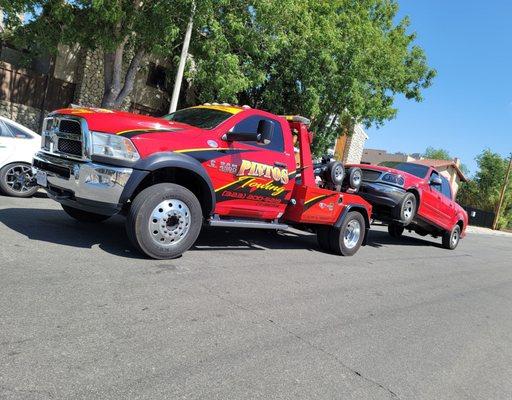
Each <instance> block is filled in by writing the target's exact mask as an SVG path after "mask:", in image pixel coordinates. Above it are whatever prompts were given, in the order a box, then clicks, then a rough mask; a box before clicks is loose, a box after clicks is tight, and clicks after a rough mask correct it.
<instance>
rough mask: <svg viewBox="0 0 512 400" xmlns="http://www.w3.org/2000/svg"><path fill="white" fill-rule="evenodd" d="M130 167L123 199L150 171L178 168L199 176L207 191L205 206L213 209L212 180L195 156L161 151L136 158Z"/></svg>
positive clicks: (128, 196) (130, 195) (127, 196)
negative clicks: (131, 169)
mask: <svg viewBox="0 0 512 400" xmlns="http://www.w3.org/2000/svg"><path fill="white" fill-rule="evenodd" d="M132 168H133V173H132V176H131V177H130V179H129V180H128V182H127V185H126V187H125V190H124V191H123V196H122V200H124V201H126V200H128V199H130V198H131V197H132V195H133V193H134V192H135V190H136V189H137V187H138V186H139V185H140V183H141V182H142V181H143V180H144V178H145V177H146V176H148V175H149V174H150V173H151V172H153V171H157V170H159V169H163V168H180V169H183V170H187V171H190V172H192V173H194V174H195V175H197V176H198V177H199V178H200V181H201V184H202V187H203V189H204V191H205V192H206V193H209V196H207V197H208V198H207V199H205V200H206V201H207V203H208V204H206V207H207V209H208V210H209V211H210V212H211V211H213V210H214V209H215V201H216V200H215V190H214V189H213V184H212V181H211V179H210V177H209V176H208V174H207V172H206V170H205V169H204V167H203V166H202V165H201V163H200V162H199V161H198V160H196V159H195V158H192V157H190V156H188V155H186V154H181V153H175V152H161V153H155V154H152V155H151V156H149V157H147V158H144V159H141V160H138V161H137V162H135V163H134V164H132Z"/></svg>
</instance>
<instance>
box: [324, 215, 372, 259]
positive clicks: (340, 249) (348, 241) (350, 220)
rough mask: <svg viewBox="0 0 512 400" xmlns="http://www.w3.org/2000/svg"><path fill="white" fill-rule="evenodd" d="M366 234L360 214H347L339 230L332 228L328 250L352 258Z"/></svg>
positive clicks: (364, 224)
mask: <svg viewBox="0 0 512 400" xmlns="http://www.w3.org/2000/svg"><path fill="white" fill-rule="evenodd" d="M365 232H366V223H365V220H364V217H363V215H362V214H361V213H359V212H357V211H351V212H349V213H348V214H347V215H346V217H345V220H344V221H343V223H342V224H341V227H340V228H335V227H333V228H332V231H331V233H330V235H329V236H330V242H329V243H330V249H331V251H332V252H333V253H334V254H338V255H342V256H352V255H354V254H355V253H356V252H357V250H359V248H360V247H361V244H362V243H363V239H364V235H365Z"/></svg>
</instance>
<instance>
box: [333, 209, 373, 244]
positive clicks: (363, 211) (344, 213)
mask: <svg viewBox="0 0 512 400" xmlns="http://www.w3.org/2000/svg"><path fill="white" fill-rule="evenodd" d="M350 211H359V212H360V213H361V214H363V217H364V221H365V225H366V226H365V232H364V238H363V242H362V245H363V246H366V243H367V241H368V233H369V231H370V217H369V215H368V211H367V210H366V208H365V207H364V206H363V205H360V204H348V205H347V206H346V207H345V208H344V209H343V211H342V212H341V213H340V215H339V216H338V219H337V220H336V222H335V224H334V226H335V227H336V228H338V229H339V228H341V225H342V224H343V221H344V220H345V217H346V216H347V214H348V213H349V212H350Z"/></svg>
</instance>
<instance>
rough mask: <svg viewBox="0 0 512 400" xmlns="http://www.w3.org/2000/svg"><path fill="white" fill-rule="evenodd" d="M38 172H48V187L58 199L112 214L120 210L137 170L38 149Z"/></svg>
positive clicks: (65, 202) (52, 195) (74, 205)
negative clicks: (131, 179)
mask: <svg viewBox="0 0 512 400" xmlns="http://www.w3.org/2000/svg"><path fill="white" fill-rule="evenodd" d="M32 165H33V168H34V173H36V172H37V171H38V170H40V171H43V172H45V173H46V174H47V181H48V186H47V187H46V188H45V189H46V191H47V192H48V194H49V196H50V197H51V198H53V199H54V200H56V201H58V202H60V203H63V204H67V205H70V206H72V207H76V208H81V209H85V210H87V211H95V212H99V213H101V214H112V213H115V212H116V211H119V210H120V209H121V207H122V204H120V199H121V195H122V193H123V190H124V188H125V186H126V184H127V182H128V179H129V178H130V176H131V174H132V172H133V170H132V169H131V168H121V167H114V166H110V165H103V164H96V163H93V162H81V161H75V160H70V159H65V158H61V157H54V156H51V155H49V154H46V153H44V152H38V153H37V154H36V155H35V156H34V160H33V163H32Z"/></svg>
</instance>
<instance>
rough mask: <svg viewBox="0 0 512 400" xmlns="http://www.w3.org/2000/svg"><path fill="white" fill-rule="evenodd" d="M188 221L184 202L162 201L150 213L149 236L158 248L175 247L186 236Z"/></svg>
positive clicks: (188, 214)
mask: <svg viewBox="0 0 512 400" xmlns="http://www.w3.org/2000/svg"><path fill="white" fill-rule="evenodd" d="M190 220H191V217H190V210H189V208H188V207H187V205H186V204H185V203H184V202H182V201H181V200H177V199H168V200H164V201H162V202H160V204H158V205H157V206H156V207H155V208H154V209H153V211H152V213H151V216H150V219H149V224H148V229H149V234H150V236H151V238H152V239H153V241H154V242H155V243H156V244H158V245H159V246H165V247H171V246H176V245H177V244H178V243H180V242H181V241H182V240H183V239H184V238H185V237H186V236H187V233H188V231H189V230H190Z"/></svg>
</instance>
